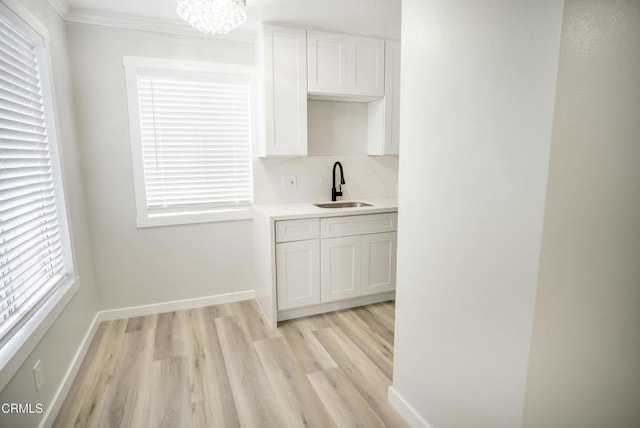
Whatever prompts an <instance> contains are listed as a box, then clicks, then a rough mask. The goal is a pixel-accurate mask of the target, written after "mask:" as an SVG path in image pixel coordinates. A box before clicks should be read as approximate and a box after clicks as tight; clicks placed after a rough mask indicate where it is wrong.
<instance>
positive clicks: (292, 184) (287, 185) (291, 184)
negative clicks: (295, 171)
mask: <svg viewBox="0 0 640 428" xmlns="http://www.w3.org/2000/svg"><path fill="white" fill-rule="evenodd" d="M296 187H298V178H297V177H296V176H295V175H285V176H283V177H282V188H283V189H295V188H296Z"/></svg>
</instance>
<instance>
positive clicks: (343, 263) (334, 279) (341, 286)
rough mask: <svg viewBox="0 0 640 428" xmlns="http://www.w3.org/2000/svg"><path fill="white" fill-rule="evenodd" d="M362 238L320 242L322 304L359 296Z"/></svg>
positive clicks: (332, 239) (351, 237) (348, 237)
mask: <svg viewBox="0 0 640 428" xmlns="http://www.w3.org/2000/svg"><path fill="white" fill-rule="evenodd" d="M361 259H362V238H361V237H360V236H347V237H344V238H331V239H323V240H322V255H321V260H322V268H321V269H322V270H321V278H322V279H321V281H320V284H321V288H322V292H321V296H322V302H333V301H336V300H342V299H349V298H351V297H357V296H359V295H360V263H361Z"/></svg>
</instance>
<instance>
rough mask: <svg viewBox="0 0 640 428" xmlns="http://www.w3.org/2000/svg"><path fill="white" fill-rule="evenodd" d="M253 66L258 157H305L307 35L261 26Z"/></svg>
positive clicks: (283, 28)
mask: <svg viewBox="0 0 640 428" xmlns="http://www.w3.org/2000/svg"><path fill="white" fill-rule="evenodd" d="M256 54H257V58H256V63H257V69H258V94H259V103H258V105H259V118H260V124H259V126H260V138H259V141H260V143H259V153H258V154H259V155H260V156H306V155H307V35H306V31H305V30H300V29H297V28H287V27H276V26H272V25H265V26H264V31H263V32H262V33H261V34H260V35H259V36H258V38H257V45H256Z"/></svg>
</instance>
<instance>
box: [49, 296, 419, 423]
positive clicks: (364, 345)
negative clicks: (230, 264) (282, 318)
mask: <svg viewBox="0 0 640 428" xmlns="http://www.w3.org/2000/svg"><path fill="white" fill-rule="evenodd" d="M393 320H394V313H393V304H390V303H382V304H377V305H372V306H370V307H368V308H357V309H347V310H342V311H338V312H334V313H328V314H322V315H317V316H312V317H307V318H302V319H298V320H294V321H289V322H285V323H282V324H281V326H280V328H279V329H277V330H271V329H270V328H269V326H268V325H267V324H266V323H265V322H264V320H263V319H262V314H261V312H260V310H259V308H258V307H257V305H256V303H255V301H253V302H244V303H231V304H224V305H217V306H212V307H208V308H201V309H193V310H185V311H176V312H170V313H166V314H160V315H157V316H155V315H153V316H150V317H137V318H131V319H129V320H118V321H109V322H105V323H102V324H100V326H99V327H98V331H97V333H96V335H95V338H94V339H93V341H92V343H91V345H90V347H89V350H88V352H87V355H86V357H85V360H84V361H83V363H82V365H81V367H80V369H79V372H78V375H77V376H76V379H75V381H74V382H73V384H72V387H71V389H70V392H69V394H68V396H67V398H66V400H65V402H64V403H63V406H62V409H61V411H60V412H59V414H58V416H57V418H56V421H55V422H54V426H55V427H70V426H78V427H85V426H87V427H89V426H90V427H101V426H109V427H112V426H113V427H115V426H122V427H125V426H136V427H137V426H140V427H154V428H155V427H163V426H171V427H196V428H199V427H209V426H221V427H240V426H242V427H249V428H251V427H261V428H262V427H285V426H294V427H298V426H319V427H322V428H324V427H325V426H332V424H335V425H337V426H341V427H342V426H347V427H348V426H367V427H369V426H373V427H376V426H381V424H384V425H386V426H392V427H403V426H407V425H406V422H405V421H404V420H403V419H402V418H401V417H400V416H399V415H398V414H397V412H396V411H395V410H394V409H393V408H392V407H391V406H390V404H389V403H388V401H387V387H388V385H389V384H390V377H391V361H392V358H393ZM389 340H391V342H389Z"/></svg>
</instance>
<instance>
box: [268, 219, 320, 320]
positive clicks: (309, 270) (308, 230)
mask: <svg viewBox="0 0 640 428" xmlns="http://www.w3.org/2000/svg"><path fill="white" fill-rule="evenodd" d="M275 233H276V284H277V295H278V310H283V309H293V308H300V307H304V306H310V305H317V304H319V303H320V240H319V239H318V238H319V237H320V220H319V219H317V218H308V219H299V220H285V221H278V222H276V225H275Z"/></svg>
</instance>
